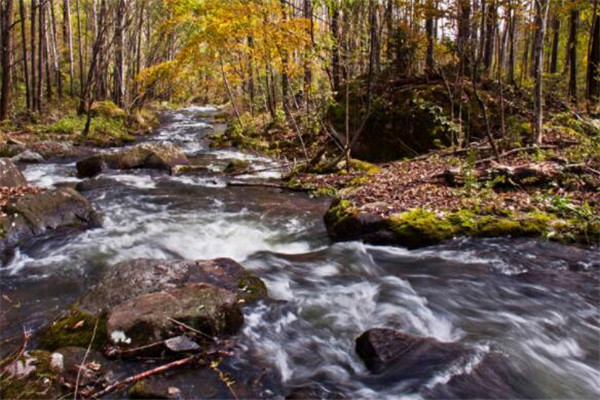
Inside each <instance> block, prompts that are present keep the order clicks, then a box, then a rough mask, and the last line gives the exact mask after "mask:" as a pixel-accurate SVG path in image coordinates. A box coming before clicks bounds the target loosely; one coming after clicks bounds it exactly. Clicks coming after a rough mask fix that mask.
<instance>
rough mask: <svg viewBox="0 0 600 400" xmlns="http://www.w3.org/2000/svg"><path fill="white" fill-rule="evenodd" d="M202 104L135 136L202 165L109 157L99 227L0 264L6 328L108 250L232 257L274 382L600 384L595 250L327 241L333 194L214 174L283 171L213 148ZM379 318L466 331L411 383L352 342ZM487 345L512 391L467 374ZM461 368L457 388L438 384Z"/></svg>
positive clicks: (49, 179) (27, 322)
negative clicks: (160, 167) (257, 291)
mask: <svg viewBox="0 0 600 400" xmlns="http://www.w3.org/2000/svg"><path fill="white" fill-rule="evenodd" d="M211 110H213V109H211V108H207V107H190V108H186V109H182V110H178V111H173V112H169V113H167V114H166V115H165V117H164V122H163V124H162V125H161V127H160V128H159V129H158V130H157V131H156V133H155V134H153V135H152V136H149V137H147V138H145V139H144V140H150V141H160V142H168V143H172V144H174V145H177V146H180V147H181V148H182V149H183V151H184V152H185V153H186V154H187V155H188V157H189V158H190V159H192V160H193V161H194V163H196V164H200V165H203V166H206V168H207V172H205V173H202V174H195V175H183V176H169V175H166V174H164V173H162V172H159V171H149V170H132V171H110V172H108V173H105V174H102V175H100V176H99V177H97V178H95V179H93V180H88V181H86V182H85V183H82V184H81V185H80V189H81V191H82V193H83V195H84V196H86V197H87V198H88V199H89V200H90V201H91V202H92V203H93V205H94V207H95V209H96V210H97V211H98V212H99V213H100V214H101V216H102V219H103V226H102V228H97V229H92V230H88V231H85V232H77V233H73V234H68V235H48V236H42V237H37V238H35V239H34V240H32V241H30V242H28V243H27V245H26V246H24V247H21V248H19V249H18V250H17V252H16V255H15V257H14V258H13V259H12V260H11V261H10V262H9V263H8V264H7V265H4V266H2V267H1V268H0V278H1V281H0V290H1V292H2V294H5V295H7V296H10V299H11V300H12V301H13V302H14V303H15V304H18V307H6V306H3V309H2V310H1V312H0V339H1V340H6V339H7V338H11V337H18V336H19V334H20V332H21V330H22V327H23V326H26V327H27V328H31V329H36V328H39V327H40V326H42V325H44V324H45V323H48V322H49V321H51V320H52V318H53V317H55V316H56V315H58V313H59V312H60V311H61V310H63V309H64V308H65V307H66V306H68V305H69V304H70V303H72V302H74V301H76V300H77V299H78V298H79V297H81V296H82V294H83V293H85V291H86V290H87V289H89V288H90V287H91V286H92V285H94V283H95V282H97V281H98V278H99V277H100V276H101V274H102V273H103V272H104V271H105V269H106V268H109V267H110V266H111V265H113V264H114V263H116V262H119V261H123V260H128V259H132V258H140V257H143V258H160V259H211V258H216V257H231V258H233V259H235V260H236V261H239V262H240V263H242V265H244V266H245V267H246V268H247V269H249V270H251V271H253V272H254V273H255V274H256V275H258V276H259V277H261V278H262V279H263V280H264V281H265V283H266V284H267V287H268V289H269V294H270V297H271V298H273V299H274V300H273V301H268V302H261V303H258V304H257V305H254V306H252V307H246V308H245V311H244V312H245V317H246V319H245V324H244V327H243V331H242V333H241V337H240V339H239V342H238V344H237V346H238V347H240V348H241V349H245V350H246V351H247V352H251V353H252V354H254V355H255V356H257V357H259V358H260V359H261V360H263V362H265V363H266V364H268V365H270V366H271V368H273V369H274V370H276V372H277V375H278V377H279V379H280V381H281V382H280V383H279V384H280V385H281V387H282V388H283V392H284V394H285V393H289V392H291V391H292V390H293V389H294V388H299V387H305V386H307V385H310V386H311V387H317V388H318V389H319V390H320V391H321V393H329V394H331V396H332V397H335V396H336V395H341V396H344V397H346V398H392V397H395V398H398V396H402V397H406V398H421V397H476V396H479V397H480V396H481V393H482V390H484V391H485V390H490V393H493V395H494V397H523V398H599V397H600V289H599V284H600V252H599V251H598V249H594V248H582V247H575V246H563V245H558V244H555V243H550V242H544V241H538V240H529V239H509V238H495V239H478V240H475V239H456V240H453V241H450V242H447V243H444V244H442V245H438V246H433V247H428V248H425V249H419V250H410V251H409V250H406V249H404V248H399V247H385V246H370V245H365V244H362V243H358V242H349V243H338V244H331V243H330V241H329V239H328V238H327V235H326V232H325V227H324V224H323V222H322V216H323V214H324V213H325V211H326V210H327V207H328V205H329V201H330V200H329V199H323V198H319V199H312V198H310V197H309V196H307V195H306V194H300V193H290V192H286V191H282V190H279V189H274V188H264V187H232V186H227V185H226V181H225V179H226V178H225V177H224V176H223V175H222V174H220V172H221V171H223V169H224V168H225V166H226V165H227V163H228V162H229V161H231V160H234V159H244V160H247V161H250V162H251V163H252V166H253V168H254V169H255V170H261V171H262V172H256V173H250V174H248V175H243V176H239V177H235V178H231V179H234V180H237V181H264V180H267V181H268V180H270V179H274V178H277V177H278V173H277V172H276V170H266V171H265V169H267V168H268V167H270V166H274V165H275V164H274V163H273V162H272V161H271V160H269V159H267V158H264V157H261V156H257V155H251V154H247V153H243V152H240V151H237V150H235V149H229V150H217V149H211V148H209V146H208V139H206V135H207V134H208V133H210V132H212V131H213V130H219V129H224V128H225V127H224V125H223V124H219V123H216V122H215V121H214V119H212V118H210V117H207V116H206V113H207V112H210V111H211ZM107 151H110V150H107ZM24 173H25V175H26V177H27V178H28V180H29V181H30V183H32V184H34V185H38V186H42V187H47V188H50V187H55V186H57V185H62V184H75V183H79V182H81V180H79V179H77V178H75V164H74V160H70V161H66V162H65V161H60V162H49V163H44V164H37V165H35V164H33V165H28V166H27V167H26V168H25V170H24ZM2 304H4V303H2ZM374 327H389V328H393V329H397V330H400V331H403V332H406V333H409V334H413V335H416V336H423V337H433V338H435V339H437V340H440V341H444V342H460V343H461V344H462V345H464V346H466V347H467V348H468V349H470V350H471V351H470V352H469V359H467V360H464V362H462V363H460V364H458V365H452V366H450V367H448V368H446V369H443V370H439V371H435V373H433V374H430V376H427V377H426V378H425V379H421V380H419V381H418V384H410V385H408V384H407V382H405V381H394V380H390V379H386V378H384V377H378V376H377V375H373V374H371V373H369V372H368V371H367V370H366V368H365V367H364V365H363V363H362V361H361V360H360V358H359V357H358V356H357V355H356V353H355V351H354V341H355V339H356V337H357V336H359V335H360V334H361V333H362V332H364V331H365V330H368V329H370V328H374ZM491 353H498V354H502V355H503V356H504V358H505V359H506V360H507V366H508V367H507V368H508V370H507V371H505V372H506V374H505V375H501V376H503V377H508V378H507V379H508V380H509V381H510V382H508V384H507V385H502V388H505V387H507V389H498V386H499V385H498V382H492V381H490V380H486V379H482V378H481V377H480V376H475V375H474V376H473V377H471V378H468V376H469V374H470V372H471V371H472V370H473V368H474V367H475V366H476V365H477V364H478V363H479V362H481V360H482V359H484V358H485V357H486V355H488V354H491ZM241 362H242V364H243V362H244V360H242V361H241ZM248 362H251V361H248ZM459 375H465V376H467V380H466V382H467V384H466V386H464V387H461V388H460V389H459V390H460V391H455V388H447V390H446V389H445V388H444V385H446V384H447V383H448V382H449V381H450V380H451V378H452V377H455V376H459ZM471 388H472V390H471ZM476 388H477V389H476ZM457 390H458V389H457ZM498 390H500V392H498ZM502 390H505V391H504V392H502ZM436 393H437V394H436Z"/></svg>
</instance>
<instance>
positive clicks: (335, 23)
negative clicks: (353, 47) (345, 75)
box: [331, 2, 341, 92]
mask: <svg viewBox="0 0 600 400" xmlns="http://www.w3.org/2000/svg"><path fill="white" fill-rule="evenodd" d="M332 7H333V10H332V12H331V35H332V37H333V47H332V49H331V53H332V60H331V69H332V70H333V71H332V72H331V74H332V75H333V91H334V92H339V91H340V84H341V70H340V9H339V5H338V4H337V2H336V3H335V4H334V5H332Z"/></svg>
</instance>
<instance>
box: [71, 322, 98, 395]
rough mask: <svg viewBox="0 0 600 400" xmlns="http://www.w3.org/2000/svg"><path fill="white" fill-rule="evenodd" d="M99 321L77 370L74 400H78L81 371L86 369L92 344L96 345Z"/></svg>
mask: <svg viewBox="0 0 600 400" xmlns="http://www.w3.org/2000/svg"><path fill="white" fill-rule="evenodd" d="M98 321H100V318H96V324H95V325H94V331H93V332H92V339H91V340H90V343H89V344H88V347H87V349H86V350H85V354H84V355H83V360H82V361H81V365H79V367H78V368H77V378H76V379H75V392H74V393H73V399H75V400H76V399H77V390H78V389H79V379H80V378H81V371H82V370H83V369H84V368H85V361H86V360H87V357H88V355H89V354H90V350H91V348H92V343H94V339H96V330H97V329H98Z"/></svg>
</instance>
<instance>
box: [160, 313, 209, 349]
mask: <svg viewBox="0 0 600 400" xmlns="http://www.w3.org/2000/svg"><path fill="white" fill-rule="evenodd" d="M167 319H168V320H169V321H171V322H172V323H174V324H175V325H179V326H180V327H182V328H185V329H187V330H188V331H191V332H194V333H196V334H198V335H200V336H202V337H204V338H206V339H208V340H210V341H211V342H215V343H216V342H217V339H216V338H214V337H212V336H210V335H207V334H206V333H204V332H202V331H199V330H198V329H195V328H192V327H191V326H189V325H187V324H184V323H183V322H181V321H177V320H176V319H175V318H171V317H168V318H167Z"/></svg>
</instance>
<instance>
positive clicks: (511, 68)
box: [508, 0, 517, 85]
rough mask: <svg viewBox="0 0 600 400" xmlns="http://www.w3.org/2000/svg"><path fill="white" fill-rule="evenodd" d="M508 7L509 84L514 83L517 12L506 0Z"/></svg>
mask: <svg viewBox="0 0 600 400" xmlns="http://www.w3.org/2000/svg"><path fill="white" fill-rule="evenodd" d="M508 7H509V21H510V31H509V35H510V50H509V51H510V54H509V56H508V80H509V82H510V83H511V85H514V84H515V60H516V57H517V54H516V51H515V47H516V40H517V35H516V32H517V13H516V10H515V8H514V5H513V2H512V1H511V0H509V2H508Z"/></svg>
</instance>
